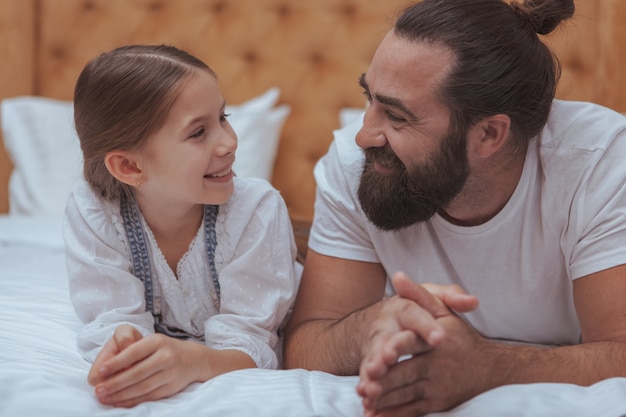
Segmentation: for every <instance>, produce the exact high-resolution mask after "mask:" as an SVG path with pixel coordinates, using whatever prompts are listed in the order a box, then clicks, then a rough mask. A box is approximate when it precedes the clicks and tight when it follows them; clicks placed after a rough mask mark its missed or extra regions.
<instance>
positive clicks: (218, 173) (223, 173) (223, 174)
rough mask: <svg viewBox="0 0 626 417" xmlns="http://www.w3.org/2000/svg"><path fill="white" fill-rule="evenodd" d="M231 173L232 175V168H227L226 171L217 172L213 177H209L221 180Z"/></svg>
mask: <svg viewBox="0 0 626 417" xmlns="http://www.w3.org/2000/svg"><path fill="white" fill-rule="evenodd" d="M229 173H230V167H228V168H226V169H225V170H223V171H220V172H216V173H215V174H213V175H209V176H210V177H211V178H219V177H224V176H226V175H228V174H229Z"/></svg>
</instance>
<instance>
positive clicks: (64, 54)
mask: <svg viewBox="0 0 626 417" xmlns="http://www.w3.org/2000/svg"><path fill="white" fill-rule="evenodd" d="M451 1H453V0H451ZM406 4H407V0H0V57H1V60H2V64H0V99H3V98H6V97H12V96H18V95H39V96H45V97H52V98H58V99H64V100H70V99H71V97H72V93H73V87H74V82H75V79H76V77H77V75H78V73H79V71H80V70H81V69H82V67H83V65H84V64H85V63H86V62H87V60H89V59H90V58H92V57H93V56H95V55H96V54H99V53H101V52H103V51H106V50H109V49H112V48H114V47H116V46H119V45H122V44H129V43H167V44H173V45H176V46H178V47H180V48H183V49H186V50H188V51H190V52H191V53H193V54H194V55H197V56H198V57H200V58H201V59H203V60H204V61H205V62H207V63H208V64H209V65H210V66H212V67H213V68H214V69H215V70H216V72H217V73H218V75H219V78H220V87H221V89H222V93H223V94H224V96H225V97H226V99H227V100H228V102H229V103H232V104H236V103H239V102H242V101H245V100H247V99H249V98H251V97H253V96H256V95H258V94H260V93H262V92H264V91H265V90H267V89H268V88H269V87H272V86H278V87H280V89H281V96H280V103H288V104H289V105H290V106H291V114H290V116H289V118H288V119H287V121H286V123H285V126H284V128H283V132H282V136H281V141H280V146H279V151H278V155H277V160H276V164H275V169H274V174H273V179H272V182H273V184H274V186H275V187H276V188H278V189H279V190H280V191H281V192H282V194H283V196H284V198H285V200H286V202H287V205H288V207H289V211H290V214H291V215H292V217H294V218H300V219H305V220H306V219H310V218H311V217H312V214H313V199H314V193H315V184H314V180H313V176H312V170H313V165H314V164H315V162H316V161H317V160H318V159H319V157H320V156H322V155H323V154H324V152H325V151H326V149H327V147H328V144H329V143H330V141H331V139H332V130H333V129H335V128H337V127H338V126H339V120H338V114H339V110H340V109H342V108H344V107H360V106H362V105H363V104H364V103H363V98H362V96H361V91H360V88H359V87H358V84H357V80H358V77H359V75H360V74H361V73H362V72H364V71H366V70H367V67H368V63H369V60H370V58H371V57H372V55H373V52H374V50H375V48H376V46H377V44H378V42H379V41H380V40H381V38H382V37H383V35H384V34H385V33H386V31H387V30H388V29H389V28H390V25H391V24H392V21H393V19H394V17H395V15H396V14H397V13H398V12H399V11H400V10H401V8H402V7H403V6H404V5H406ZM576 4H577V7H578V12H577V17H576V19H575V20H573V21H571V22H568V24H567V25H566V27H565V28H564V29H563V30H560V31H559V32H558V33H556V34H555V35H553V36H552V38H550V39H549V42H550V43H551V44H552V45H553V46H554V48H555V49H556V50H557V52H558V53H559V56H560V58H561V61H562V63H563V67H564V72H563V78H562V82H561V85H560V87H559V93H558V94H559V96H560V97H563V98H571V99H581V100H589V101H595V102H598V103H600V104H604V105H607V106H610V107H613V108H615V109H617V110H619V111H626V94H624V91H625V88H626V80H625V78H624V76H623V75H622V72H621V71H622V68H624V67H626V55H625V52H624V49H623V47H622V45H625V44H626V29H624V28H625V27H626V26H624V25H623V24H621V23H620V21H623V20H624V19H625V18H626V2H623V1H619V0H577V3H576ZM10 170H11V163H10V161H9V159H8V157H7V155H6V153H5V151H4V148H3V147H1V146H0V213H2V212H7V210H8V201H7V182H8V178H9V174H10Z"/></svg>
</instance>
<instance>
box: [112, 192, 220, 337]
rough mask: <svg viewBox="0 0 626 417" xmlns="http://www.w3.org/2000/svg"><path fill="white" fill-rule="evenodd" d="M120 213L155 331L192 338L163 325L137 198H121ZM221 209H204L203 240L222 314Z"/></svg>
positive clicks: (218, 308) (136, 274) (134, 270)
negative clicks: (218, 264)
mask: <svg viewBox="0 0 626 417" xmlns="http://www.w3.org/2000/svg"><path fill="white" fill-rule="evenodd" d="M120 212H121V215H122V219H123V221H124V229H125V230H126V237H127V238H128V244H129V246H130V253H131V258H132V265H133V270H132V271H131V272H132V273H133V275H135V276H136V277H137V278H138V279H139V280H140V281H141V282H142V283H143V285H144V288H145V298H146V311H150V312H151V313H152V316H153V317H154V329H155V331H157V332H158V333H163V334H166V335H168V336H173V337H181V338H187V337H193V336H192V335H190V334H188V333H186V332H184V331H182V330H179V329H172V328H169V327H167V326H166V325H165V324H163V323H162V320H163V316H162V315H161V294H160V293H159V291H158V286H155V285H153V283H152V274H151V272H150V258H149V256H148V247H147V245H146V235H145V232H144V230H143V225H142V222H141V218H140V216H139V208H138V207H137V202H136V201H135V199H134V198H131V199H129V198H127V197H126V196H122V198H121V201H120ZM218 212H219V206H216V205H205V206H204V236H205V239H206V247H207V256H208V261H209V271H210V272H211V280H212V282H213V288H212V290H211V298H212V300H213V305H214V306H215V309H216V310H217V311H219V310H220V282H219V279H218V278H219V277H218V275H217V269H216V268H215V247H216V246H217V237H216V233H215V221H216V220H217V214H218Z"/></svg>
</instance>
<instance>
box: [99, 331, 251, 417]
mask: <svg viewBox="0 0 626 417" xmlns="http://www.w3.org/2000/svg"><path fill="white" fill-rule="evenodd" d="M101 359H102V360H101ZM96 365H97V366H96ZM252 367H255V363H254V361H253V360H252V359H251V358H250V357H249V356H248V355H246V354H245V353H243V352H240V351H238V350H215V349H211V348H209V347H207V346H204V345H202V344H199V343H196V342H193V341H187V340H181V339H175V338H172V337H168V336H165V335H162V334H154V335H151V336H148V337H145V338H143V337H142V335H141V333H139V332H138V331H137V330H136V329H135V328H133V327H132V326H128V325H122V326H120V327H118V328H117V329H116V331H115V333H114V336H113V337H112V338H111V339H110V340H109V342H107V344H106V346H105V347H104V348H103V349H102V351H101V352H100V355H99V356H98V359H96V362H95V363H94V367H93V368H92V370H91V372H90V374H89V382H90V383H91V384H92V385H94V387H95V392H96V395H97V397H98V400H99V401H100V402H101V403H103V404H106V405H113V406H117V407H133V406H135V405H137V404H140V403H142V402H144V401H154V400H158V399H161V398H166V397H169V396H171V395H174V394H176V393H178V392H180V391H182V390H183V389H185V388H186V387H187V386H188V385H189V384H191V383H193V382H204V381H207V380H209V379H211V378H213V377H215V376H217V375H220V374H223V373H225V372H229V371H234V370H237V369H243V368H252Z"/></svg>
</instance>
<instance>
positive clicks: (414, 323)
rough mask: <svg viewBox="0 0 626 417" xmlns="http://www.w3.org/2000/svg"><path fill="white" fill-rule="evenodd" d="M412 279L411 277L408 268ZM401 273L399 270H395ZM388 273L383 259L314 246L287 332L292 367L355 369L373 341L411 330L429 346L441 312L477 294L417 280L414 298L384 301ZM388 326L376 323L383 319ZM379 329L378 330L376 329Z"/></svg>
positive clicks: (439, 336) (468, 306) (468, 303)
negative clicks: (327, 252) (332, 253)
mask: <svg viewBox="0 0 626 417" xmlns="http://www.w3.org/2000/svg"><path fill="white" fill-rule="evenodd" d="M399 274H400V275H402V276H403V277H404V280H405V281H406V284H407V285H410V284H409V281H408V278H406V277H405V276H404V274H402V273H399ZM396 275H397V274H396ZM385 284H386V273H385V270H384V269H383V268H382V266H381V265H380V264H376V263H368V262H358V261H350V260H345V259H339V258H333V257H329V256H324V255H320V254H318V253H316V252H314V251H309V253H308V255H307V257H306V263H305V267H304V273H303V275H302V282H301V284H300V290H299V292H298V297H297V299H296V303H295V307H294V311H293V314H292V316H291V320H290V322H289V325H288V326H287V333H286V338H285V350H284V358H285V365H286V367H288V368H305V369H311V370H313V369H315V370H323V371H326V372H330V373H333V374H337V375H356V374H357V373H358V370H359V366H360V363H361V359H362V357H363V354H364V353H365V349H366V348H367V349H368V350H371V349H374V350H375V349H376V347H372V346H371V343H370V341H371V340H372V339H373V340H375V341H381V340H385V339H386V337H387V335H393V334H396V333H398V332H400V331H406V330H408V331H409V332H411V334H414V335H416V337H418V338H419V340H420V341H422V342H421V346H422V349H424V350H428V349H430V348H432V347H433V346H435V345H437V344H438V343H440V342H441V341H442V340H443V338H444V337H445V334H444V329H443V327H442V326H441V325H440V324H439V323H437V320H436V318H437V317H440V316H441V315H442V314H446V313H447V312H448V311H449V310H448V308H447V307H446V306H448V307H450V308H453V309H456V310H457V311H463V312H465V311H471V310H473V309H475V308H476V305H477V300H476V298H475V297H473V296H471V295H467V294H465V292H464V291H463V290H462V289H461V288H458V287H455V286H445V285H444V286H442V285H431V284H426V285H423V286H422V285H416V284H413V285H414V287H413V288H412V294H414V295H413V298H414V299H413V300H409V299H407V298H403V297H399V296H393V297H390V298H387V299H385V300H384V301H381V300H382V298H383V295H384V291H385ZM381 314H382V315H383V316H385V317H387V318H386V319H384V320H383V321H384V322H385V323H387V324H386V325H385V326H383V328H380V327H375V326H373V323H375V322H377V321H380V320H381ZM375 333H378V334H375Z"/></svg>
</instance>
